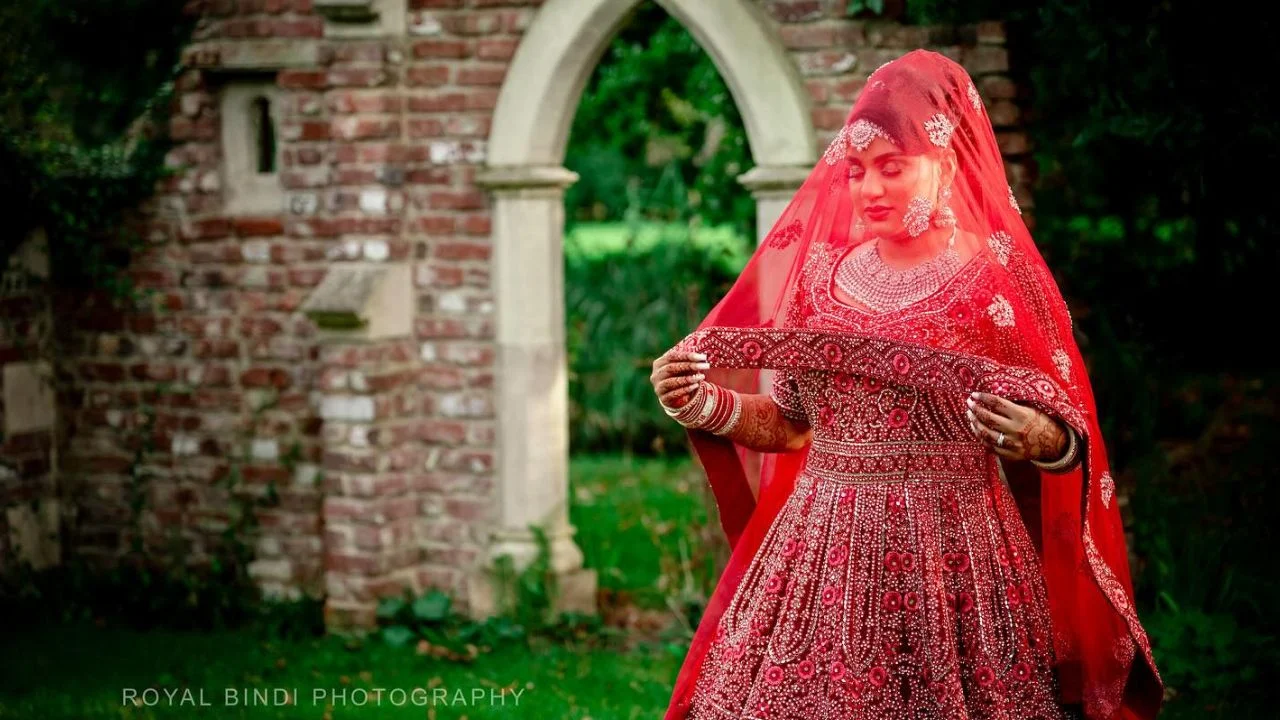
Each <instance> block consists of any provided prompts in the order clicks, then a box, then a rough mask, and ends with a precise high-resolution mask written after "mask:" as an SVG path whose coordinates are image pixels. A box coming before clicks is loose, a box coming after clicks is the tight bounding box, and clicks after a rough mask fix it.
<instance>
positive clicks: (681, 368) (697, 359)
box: [649, 348, 711, 410]
mask: <svg viewBox="0 0 1280 720" xmlns="http://www.w3.org/2000/svg"><path fill="white" fill-rule="evenodd" d="M706 359H707V356H706V355H703V354H702V353H695V352H687V351H683V350H676V349H675V348H672V349H671V350H668V351H666V352H665V353H663V354H662V355H661V356H659V357H658V359H656V360H654V361H653V372H652V373H650V375H649V382H651V383H653V391H654V393H656V394H657V396H658V402H660V403H662V404H663V405H665V406H667V407H669V408H671V409H673V410H674V409H678V408H681V407H684V405H685V403H687V402H689V399H690V398H692V397H693V393H694V391H695V390H697V389H698V387H699V386H700V385H701V384H702V380H703V378H705V377H706V375H704V374H703V373H702V372H701V371H702V370H709V369H711V364H710V363H708V362H706Z"/></svg>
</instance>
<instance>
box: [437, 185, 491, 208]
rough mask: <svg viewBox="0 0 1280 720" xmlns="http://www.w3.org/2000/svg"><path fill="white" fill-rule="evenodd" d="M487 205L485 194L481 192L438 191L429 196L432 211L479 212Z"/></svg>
mask: <svg viewBox="0 0 1280 720" xmlns="http://www.w3.org/2000/svg"><path fill="white" fill-rule="evenodd" d="M485 204H486V197H485V194H484V193H483V192H481V191H480V190H458V191H446V190H436V191H432V192H431V193H429V194H428V195H427V206H428V207H430V208H431V209H432V210H479V209H481V208H483V207H485Z"/></svg>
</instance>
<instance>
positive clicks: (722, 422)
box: [663, 382, 742, 435]
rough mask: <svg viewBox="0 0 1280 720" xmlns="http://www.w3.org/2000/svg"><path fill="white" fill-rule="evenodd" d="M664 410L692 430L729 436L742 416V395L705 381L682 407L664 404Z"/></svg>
mask: <svg viewBox="0 0 1280 720" xmlns="http://www.w3.org/2000/svg"><path fill="white" fill-rule="evenodd" d="M663 411H664V412H665V413H666V414H667V415H668V416H670V417H671V418H673V419H674V420H675V421H676V422H678V423H680V424H681V425H683V426H685V427H687V428H689V429H691V430H706V431H707V432H711V433H715V434H716V435H728V434H729V433H731V432H733V431H734V430H735V429H736V428H737V427H738V422H739V421H740V420H741V418H742V397H741V396H740V395H739V394H738V393H737V392H735V391H733V390H729V389H727V388H723V387H720V386H719V385H715V384H713V383H706V382H704V383H702V384H701V385H699V386H698V390H697V391H695V393H694V396H693V398H692V399H691V400H690V401H689V402H688V403H686V404H685V405H684V407H682V408H680V409H678V410H673V409H671V408H668V407H666V406H663Z"/></svg>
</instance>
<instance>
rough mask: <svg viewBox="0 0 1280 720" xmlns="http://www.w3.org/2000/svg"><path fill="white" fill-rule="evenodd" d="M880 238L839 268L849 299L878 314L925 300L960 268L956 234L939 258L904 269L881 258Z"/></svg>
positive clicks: (856, 250) (839, 279)
mask: <svg viewBox="0 0 1280 720" xmlns="http://www.w3.org/2000/svg"><path fill="white" fill-rule="evenodd" d="M879 244H880V241H879V239H876V240H873V241H872V242H867V243H863V244H862V246H861V247H857V248H854V250H853V251H852V252H850V253H849V254H848V255H846V256H845V258H844V260H842V261H841V262H840V264H839V265H838V266H837V267H836V277H835V280H836V285H838V286H839V287H840V289H841V290H843V291H844V292H845V294H846V295H848V296H849V297H851V298H853V299H855V300H857V301H858V302H860V303H862V304H863V305H866V306H867V307H869V308H871V309H872V310H874V311H876V312H891V311H893V310H899V309H901V308H904V307H906V306H907V305H910V304H911V303H913V302H916V301H918V300H922V299H924V298H926V297H928V296H929V295H931V294H933V293H934V292H935V291H937V289H938V288H940V287H942V284H943V283H944V282H946V281H947V279H948V278H950V277H951V276H952V275H954V274H955V273H956V271H957V270H959V269H960V267H961V266H962V264H963V263H961V261H960V253H958V252H956V248H955V245H956V231H955V230H954V229H953V230H952V231H951V238H950V239H949V240H947V247H946V248H945V249H944V250H943V251H942V252H940V253H938V254H937V255H934V256H933V257H931V258H929V259H928V260H925V261H924V262H922V263H919V264H917V265H912V266H911V267H909V268H904V269H902V270H899V269H896V268H893V267H890V266H889V265H886V264H885V262H884V259H883V258H881V257H880V248H879Z"/></svg>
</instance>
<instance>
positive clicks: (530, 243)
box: [468, 0, 817, 615]
mask: <svg viewBox="0 0 1280 720" xmlns="http://www.w3.org/2000/svg"><path fill="white" fill-rule="evenodd" d="M640 2H642V0H547V2H546V3H544V4H543V5H542V7H541V8H540V10H539V11H538V14H537V15H536V17H535V19H534V21H533V23H532V25H531V26H530V27H529V29H528V30H527V31H526V33H525V35H524V38H523V40H522V41H521V43H520V46H519V48H518V49H517V51H516V54H515V56H514V58H513V59H512V63H511V66H510V68H509V69H508V71H507V75H506V78H505V80H504V82H503V86H502V89H501V91H500V93H499V96H498V103H497V108H496V110H495V112H494V118H493V124H492V128H491V131H490V135H489V142H488V153H487V155H488V160H487V163H486V167H485V169H484V170H483V172H482V173H481V174H480V175H479V177H477V183H478V184H480V185H482V186H484V187H486V188H488V189H489V190H490V192H491V193H492V195H493V245H494V247H493V255H492V257H493V260H492V262H493V267H492V283H493V288H494V293H495V312H496V318H495V333H496V337H495V343H496V346H497V357H496V363H497V368H496V369H495V378H496V392H497V414H498V427H497V455H498V457H497V468H496V472H497V475H498V477H497V478H496V479H497V483H498V503H499V506H500V507H499V513H498V515H499V518H500V520H499V523H500V525H499V527H498V528H497V530H496V532H495V533H494V537H493V538H492V540H491V544H490V550H489V552H488V553H487V557H485V558H483V561H482V565H481V567H480V568H478V570H477V573H476V574H474V575H473V576H472V577H471V578H470V581H469V582H468V587H469V588H470V606H471V609H472V612H473V613H475V614H477V615H486V614H489V613H491V612H492V611H494V610H495V609H496V607H497V604H498V602H499V598H498V597H497V596H496V588H497V587H498V585H497V583H496V582H495V581H494V578H493V576H492V572H491V568H492V563H493V560H495V559H496V558H497V557H499V556H503V555H507V556H510V557H511V558H512V559H513V560H514V561H515V565H516V567H517V568H519V567H523V566H524V565H525V564H526V563H527V562H529V561H530V560H531V559H532V558H533V557H534V555H535V554H536V553H537V543H536V541H535V538H534V536H533V534H532V533H531V532H530V531H529V529H528V528H529V526H530V525H536V526H538V527H541V528H542V529H543V530H544V531H545V532H546V534H547V536H548V538H549V540H550V546H551V555H552V557H551V562H552V565H553V567H554V568H555V569H556V571H557V573H558V574H559V583H558V584H559V589H560V604H561V606H562V609H570V610H573V609H577V610H584V611H589V610H591V609H592V607H593V605H594V595H595V577H594V574H593V573H591V572H590V571H586V570H583V569H582V553H581V551H580V550H579V548H578V546H577V545H576V543H574V541H573V534H574V530H573V528H572V527H571V526H570V525H569V522H568V403H567V400H568V388H567V368H566V360H565V341H564V323H565V318H564V287H563V277H562V274H563V273H562V270H561V267H562V262H563V258H562V246H561V243H562V236H563V232H564V207H563V195H564V189H565V188H566V187H568V186H569V185H571V184H572V183H573V182H574V181H575V180H577V176H576V175H575V174H574V173H572V172H570V171H569V170H567V169H565V168H564V167H563V162H564V155H565V149H566V146H567V144H568V136H569V129H570V126H571V124H572V120H573V116H574V113H575V112H576V111H577V106H578V101H579V98H580V97H581V94H582V91H583V88H584V87H585V85H586V82H587V80H588V78H589V77H590V75H591V72H592V70H593V69H594V68H595V66H596V64H597V63H598V62H599V59H600V57H601V55H602V54H603V53H604V51H605V49H606V48H607V46H608V43H609V41H610V40H611V39H612V38H613V37H614V35H615V33H616V32H617V31H618V29H619V28H620V27H621V26H622V24H623V23H624V22H625V21H626V19H627V17H628V15H629V14H630V12H631V11H632V10H634V9H635V7H636V6H637V5H639V4H640ZM657 2H658V3H659V5H661V6H662V7H663V8H664V9H665V10H666V11H667V12H668V13H670V14H671V15H672V16H673V17H675V18H676V19H677V20H678V21H680V22H681V24H683V25H684V26H685V27H686V28H687V29H688V30H689V32H690V33H691V34H692V35H693V36H694V38H695V39H696V40H697V41H698V43H699V44H700V45H701V46H702V48H703V49H704V51H706V52H707V53H708V54H709V55H710V56H711V58H712V60H713V61H714V62H715V64H716V67H717V69H718V70H719V71H720V74H721V76H722V77H724V78H725V81H726V83H727V84H728V86H729V89H730V92H731V93H732V95H733V99H734V102H736V103H737V105H738V108H739V111H740V112H741V115H742V117H743V121H744V123H745V125H746V133H747V138H748V143H749V145H750V149H751V154H752V158H753V159H754V161H755V163H756V167H755V168H754V169H753V170H752V171H751V172H749V173H747V174H746V175H744V176H742V177H741V178H740V180H741V181H742V182H743V184H744V185H746V186H747V187H748V188H749V189H750V190H751V191H752V192H753V193H754V194H755V196H756V198H757V221H758V222H757V226H758V233H759V234H761V235H762V234H764V233H765V232H767V231H768V229H769V226H770V225H771V224H772V222H773V219H774V218H776V217H777V214H778V213H779V212H781V210H782V208H783V207H784V206H785V203H786V200H787V199H788V198H789V197H790V195H791V193H792V192H794V190H795V189H796V188H797V187H798V186H799V184H800V182H801V181H802V180H803V178H804V177H805V175H806V174H807V173H808V171H809V170H810V169H811V168H812V166H813V164H814V163H815V162H816V160H817V147H816V140H815V134H814V127H813V123H812V121H811V112H810V103H809V96H808V94H807V92H806V90H805V87H804V85H803V83H802V82H801V79H800V76H799V73H798V71H797V69H796V68H795V66H794V64H793V62H792V60H791V58H790V57H789V56H788V55H787V53H786V50H785V49H784V48H783V47H782V45H781V43H780V41H779V39H778V38H777V37H776V30H775V28H774V26H773V25H772V24H771V23H770V22H769V20H768V19H767V18H766V17H764V16H762V14H761V12H760V10H759V9H758V8H757V7H756V6H755V4H754V3H753V2H752V1H751V0H657Z"/></svg>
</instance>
